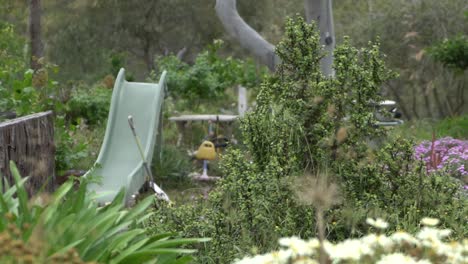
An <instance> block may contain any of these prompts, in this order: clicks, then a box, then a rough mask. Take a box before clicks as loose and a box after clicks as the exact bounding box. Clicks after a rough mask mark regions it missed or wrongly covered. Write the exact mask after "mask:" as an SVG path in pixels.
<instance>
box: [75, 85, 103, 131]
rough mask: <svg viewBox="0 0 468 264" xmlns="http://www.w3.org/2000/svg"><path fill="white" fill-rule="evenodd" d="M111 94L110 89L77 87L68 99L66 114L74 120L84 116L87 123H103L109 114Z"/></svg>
mask: <svg viewBox="0 0 468 264" xmlns="http://www.w3.org/2000/svg"><path fill="white" fill-rule="evenodd" d="M111 96H112V89H106V88H100V87H96V88H94V89H78V90H76V91H75V92H74V93H72V96H71V98H70V101H68V113H67V114H68V116H69V117H70V118H71V119H74V120H76V119H79V118H84V119H85V120H86V122H87V124H89V125H97V124H100V125H104V124H105V121H106V120H107V116H108V115H109V106H110V100H111Z"/></svg>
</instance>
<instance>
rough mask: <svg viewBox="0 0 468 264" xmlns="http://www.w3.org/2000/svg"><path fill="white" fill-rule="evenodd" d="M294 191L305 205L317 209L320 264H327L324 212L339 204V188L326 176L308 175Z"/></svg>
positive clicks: (299, 178) (301, 179) (296, 183)
mask: <svg viewBox="0 0 468 264" xmlns="http://www.w3.org/2000/svg"><path fill="white" fill-rule="evenodd" d="M294 185H295V188H294V191H295V193H296V195H297V197H298V199H299V201H301V202H302V203H304V204H307V205H312V206H314V208H315V221H316V223H317V224H316V225H317V226H316V227H317V231H318V240H319V242H320V246H319V263H320V264H324V263H326V258H327V253H326V251H325V247H324V241H325V219H324V212H325V211H326V210H327V209H329V208H330V207H331V206H333V205H334V204H337V203H339V201H340V199H339V197H338V188H337V186H336V184H333V183H331V182H330V181H329V179H328V176H327V175H326V174H317V175H316V176H313V175H310V174H306V175H304V176H302V177H298V178H296V180H295V184H294Z"/></svg>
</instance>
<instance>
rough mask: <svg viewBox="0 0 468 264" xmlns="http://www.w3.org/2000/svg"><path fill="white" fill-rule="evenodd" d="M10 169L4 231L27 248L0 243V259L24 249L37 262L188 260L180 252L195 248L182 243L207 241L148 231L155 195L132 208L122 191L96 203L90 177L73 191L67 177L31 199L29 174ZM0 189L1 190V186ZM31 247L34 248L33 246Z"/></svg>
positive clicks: (1, 204)
mask: <svg viewBox="0 0 468 264" xmlns="http://www.w3.org/2000/svg"><path fill="white" fill-rule="evenodd" d="M11 168H12V173H13V175H14V178H15V185H14V186H12V187H8V186H5V192H2V194H1V195H0V234H1V235H2V236H6V237H7V238H8V239H10V240H13V241H16V242H14V243H13V245H16V244H21V245H23V246H22V247H23V251H21V250H15V249H13V248H8V247H2V248H1V249H0V250H1V251H4V252H2V254H1V257H0V260H4V261H8V260H13V259H14V258H25V257H26V256H25V255H24V254H27V255H29V256H30V258H32V262H34V263H37V262H41V263H64V262H68V261H72V260H78V261H79V260H80V259H81V260H83V261H87V262H89V261H93V262H100V263H143V262H146V261H150V260H156V261H157V262H158V263H159V262H161V263H187V262H189V261H190V258H189V257H188V256H185V257H179V256H180V255H181V254H187V253H193V252H194V250H192V249H183V248H180V247H181V246H183V245H187V244H190V243H198V242H205V241H207V239H196V238H193V239H182V238H175V239H174V238H171V237H172V236H173V234H171V233H161V234H156V235H151V236H148V235H147V234H146V232H145V231H144V229H143V228H142V224H143V223H144V222H145V221H146V220H147V219H148V218H149V217H150V216H151V213H148V212H147V211H146V209H147V208H148V207H149V206H150V205H151V204H152V203H153V199H154V198H153V197H152V196H150V197H147V198H146V199H144V200H143V201H141V202H140V203H138V205H136V206H135V207H133V208H130V209H124V208H123V206H124V203H123V199H124V192H123V191H121V192H120V193H119V194H118V195H117V196H116V198H115V199H114V201H112V202H111V203H110V204H108V205H106V206H104V207H98V204H97V203H96V202H95V201H94V200H93V198H92V196H90V195H89V194H87V193H86V189H87V184H88V180H87V179H82V180H81V181H80V186H79V187H78V189H77V190H74V183H73V180H69V181H68V182H66V183H65V184H63V185H62V186H60V188H58V189H57V190H56V191H55V192H54V193H53V194H52V195H51V196H48V195H47V194H42V195H39V196H38V197H35V198H33V199H32V200H30V201H29V200H28V197H27V193H26V190H25V188H24V182H25V181H26V180H27V179H21V176H20V175H19V173H18V170H17V168H16V167H15V165H14V164H13V163H11ZM0 183H1V182H0ZM0 185H1V184H0ZM0 189H2V190H3V186H0ZM36 239H39V241H36ZM28 247H31V249H30V250H28ZM37 247H40V248H39V249H37ZM32 248H36V250H35V251H32ZM70 252H71V254H69V253H70ZM34 254H35V255H34ZM11 257H13V258H11ZM2 263H4V262H3V261H2ZM10 263H16V262H15V261H12V262H10ZM79 263H82V262H79Z"/></svg>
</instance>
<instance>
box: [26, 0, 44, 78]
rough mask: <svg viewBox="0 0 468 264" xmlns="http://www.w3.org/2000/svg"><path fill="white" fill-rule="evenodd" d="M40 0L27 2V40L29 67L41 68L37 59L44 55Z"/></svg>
mask: <svg viewBox="0 0 468 264" xmlns="http://www.w3.org/2000/svg"><path fill="white" fill-rule="evenodd" d="M41 16H42V10H41V0H30V2H29V40H30V45H31V59H30V63H31V68H32V69H33V70H38V69H39V68H41V65H40V63H39V61H38V60H39V59H40V58H42V57H43V56H44V47H43V45H42V39H41V37H42V36H41V31H42V30H41Z"/></svg>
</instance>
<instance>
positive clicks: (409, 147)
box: [331, 138, 468, 239]
mask: <svg viewBox="0 0 468 264" xmlns="http://www.w3.org/2000/svg"><path fill="white" fill-rule="evenodd" d="M413 149H414V142H412V141H410V140H406V139H404V138H396V139H394V140H392V141H390V142H388V143H387V144H385V145H384V146H383V147H382V148H381V149H379V150H378V151H377V152H376V153H375V157H374V158H373V159H370V160H369V161H367V162H365V163H362V162H361V163H359V162H358V161H356V160H348V161H347V162H346V163H341V164H336V165H335V166H336V167H338V168H339V172H340V173H339V175H340V177H341V179H342V181H341V184H342V188H341V189H342V190H343V191H344V194H343V195H344V197H345V198H346V199H345V200H346V205H347V206H350V205H351V204H352V207H353V210H354V211H355V212H361V213H355V214H354V215H353V216H352V219H353V222H357V223H359V222H361V221H363V220H365V218H366V217H369V215H370V216H375V215H379V214H380V215H382V216H385V218H386V219H388V220H391V221H392V222H395V223H397V227H398V228H401V229H404V230H408V231H416V230H417V228H418V224H419V219H421V218H422V217H424V216H430V217H437V218H439V219H441V220H442V223H443V225H444V226H445V227H447V228H450V229H452V230H454V231H455V232H454V235H453V236H454V237H455V238H463V237H465V236H466V235H467V233H468V229H467V228H466V227H465V225H464V224H463V223H465V222H466V220H467V219H466V215H467V213H468V208H467V206H468V200H467V199H466V194H464V193H463V192H462V190H461V186H460V183H459V182H456V181H454V180H453V179H452V177H450V175H447V174H444V173H440V172H439V173H433V174H430V175H427V174H426V168H425V164H423V163H420V162H418V161H415V160H414V150H413ZM334 213H337V212H334ZM336 231H337V230H333V229H331V232H336ZM353 232H356V233H355V234H354V235H363V234H364V233H365V231H364V230H362V229H361V230H360V229H359V228H357V229H355V230H354V231H353ZM331 235H332V236H337V237H339V238H340V239H341V238H342V237H341V235H342V234H337V233H335V234H331Z"/></svg>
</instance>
